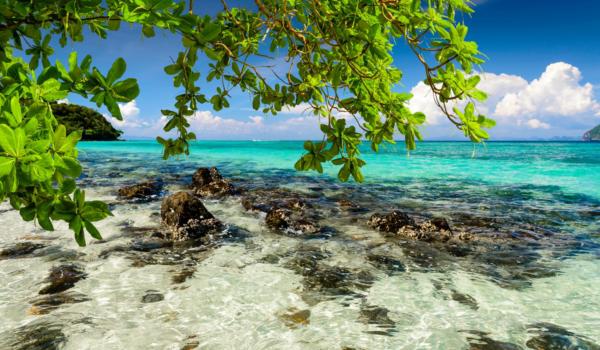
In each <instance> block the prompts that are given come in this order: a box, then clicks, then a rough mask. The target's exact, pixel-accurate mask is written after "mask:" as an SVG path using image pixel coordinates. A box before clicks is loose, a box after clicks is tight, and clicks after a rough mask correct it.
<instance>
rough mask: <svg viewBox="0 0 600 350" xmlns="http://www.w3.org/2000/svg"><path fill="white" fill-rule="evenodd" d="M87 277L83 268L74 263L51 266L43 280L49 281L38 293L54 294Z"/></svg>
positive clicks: (71, 286)
mask: <svg viewBox="0 0 600 350" xmlns="http://www.w3.org/2000/svg"><path fill="white" fill-rule="evenodd" d="M86 277H87V274H86V273H85V272H84V271H83V268H82V267H81V266H79V265H75V264H65V265H60V266H56V267H53V268H52V269H51V270H50V275H49V276H48V277H47V278H46V280H45V282H48V283H50V284H49V285H47V286H46V287H44V288H42V289H41V290H40V292H39V293H40V294H55V293H60V292H63V291H65V290H67V289H70V288H73V287H74V286H75V283H77V282H78V281H80V280H82V279H84V278H86Z"/></svg>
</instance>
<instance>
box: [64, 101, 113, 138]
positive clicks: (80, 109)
mask: <svg viewBox="0 0 600 350" xmlns="http://www.w3.org/2000/svg"><path fill="white" fill-rule="evenodd" d="M52 112H54V116H55V117H56V119H57V120H58V122H59V123H60V124H64V125H65V127H66V128H67V132H68V133H70V132H72V131H75V130H81V131H82V132H83V133H82V134H83V136H82V138H81V139H82V140H83V141H116V140H118V139H119V137H120V136H121V134H122V133H123V132H122V131H120V130H117V129H115V128H114V127H113V126H112V125H111V124H110V123H109V122H108V121H107V120H106V118H104V116H103V115H102V114H100V113H98V112H97V111H95V110H93V109H91V108H87V107H84V106H80V105H76V104H69V103H54V104H52Z"/></svg>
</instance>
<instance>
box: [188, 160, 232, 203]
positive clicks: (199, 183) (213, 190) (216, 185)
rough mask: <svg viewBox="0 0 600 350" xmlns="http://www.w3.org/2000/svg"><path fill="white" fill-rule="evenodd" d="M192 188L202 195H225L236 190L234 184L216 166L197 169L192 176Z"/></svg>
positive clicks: (195, 192)
mask: <svg viewBox="0 0 600 350" xmlns="http://www.w3.org/2000/svg"><path fill="white" fill-rule="evenodd" d="M192 190H193V191H194V194H196V195H198V196H202V197H223V196H226V195H231V194H234V193H235V192H236V191H235V188H234V187H233V185H232V184H231V183H230V182H229V181H227V180H225V179H224V178H223V176H221V174H220V173H219V170H218V169H217V168H215V167H212V168H210V169H209V168H199V169H198V170H196V172H195V173H194V175H193V177H192Z"/></svg>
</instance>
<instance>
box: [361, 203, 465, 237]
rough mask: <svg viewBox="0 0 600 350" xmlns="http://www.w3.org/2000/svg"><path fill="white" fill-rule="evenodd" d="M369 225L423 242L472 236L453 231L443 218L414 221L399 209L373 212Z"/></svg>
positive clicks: (389, 233) (385, 232)
mask: <svg viewBox="0 0 600 350" xmlns="http://www.w3.org/2000/svg"><path fill="white" fill-rule="evenodd" d="M367 224H368V225H369V226H371V227H373V228H375V229H377V230H379V231H381V232H383V233H384V234H385V235H387V236H393V237H401V238H407V239H414V240H418V241H425V242H448V241H450V240H452V239H456V240H460V241H469V240H471V239H472V236H471V235H470V234H468V233H465V232H460V233H455V232H453V231H452V229H451V228H450V224H449V223H448V221H447V220H446V219H444V218H433V219H431V220H429V221H424V222H421V223H417V222H415V220H414V219H412V218H411V217H410V216H408V215H407V214H406V213H404V212H401V211H397V210H396V211H392V212H391V213H389V214H379V213H377V214H373V215H372V216H371V218H370V219H369V221H368V223H367Z"/></svg>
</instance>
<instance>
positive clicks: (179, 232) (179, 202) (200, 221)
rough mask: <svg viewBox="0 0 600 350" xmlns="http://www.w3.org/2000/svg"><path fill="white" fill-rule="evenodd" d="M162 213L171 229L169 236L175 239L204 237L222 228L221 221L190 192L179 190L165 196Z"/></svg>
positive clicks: (163, 218) (163, 220)
mask: <svg viewBox="0 0 600 350" xmlns="http://www.w3.org/2000/svg"><path fill="white" fill-rule="evenodd" d="M160 214H161V218H162V222H163V224H164V225H165V226H166V227H167V229H168V230H169V238H170V239H172V240H174V241H183V240H188V239H197V238H202V237H204V236H207V235H209V234H211V233H214V232H216V231H219V230H220V229H221V228H222V224H221V222H220V221H219V220H217V219H215V217H214V216H213V215H212V214H211V213H210V212H209V211H208V210H207V209H206V207H204V204H202V202H201V201H200V199H198V198H197V197H195V196H193V195H191V194H190V193H188V192H177V193H175V194H173V195H171V196H169V197H167V198H165V199H164V200H163V202H162V205H161V208H160Z"/></svg>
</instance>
